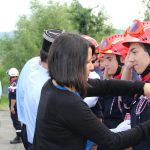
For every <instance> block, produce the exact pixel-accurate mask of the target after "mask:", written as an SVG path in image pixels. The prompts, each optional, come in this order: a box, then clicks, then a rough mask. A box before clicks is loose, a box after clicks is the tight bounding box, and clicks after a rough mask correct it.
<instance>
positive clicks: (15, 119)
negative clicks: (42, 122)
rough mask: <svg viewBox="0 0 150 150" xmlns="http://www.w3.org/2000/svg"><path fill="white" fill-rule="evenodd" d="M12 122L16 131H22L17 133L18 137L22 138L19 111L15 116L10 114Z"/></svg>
mask: <svg viewBox="0 0 150 150" xmlns="http://www.w3.org/2000/svg"><path fill="white" fill-rule="evenodd" d="M10 116H11V120H12V122H13V126H14V128H15V129H16V130H20V131H19V132H16V134H17V136H18V137H21V123H20V121H19V120H18V115H17V111H15V114H12V113H10Z"/></svg>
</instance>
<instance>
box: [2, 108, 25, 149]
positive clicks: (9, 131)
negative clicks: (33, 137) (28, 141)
mask: <svg viewBox="0 0 150 150" xmlns="http://www.w3.org/2000/svg"><path fill="white" fill-rule="evenodd" d="M14 137H15V130H14V128H13V125H12V122H11V120H10V116H9V111H7V110H6V111H0V149H1V150H24V148H23V145H22V144H9V141H10V140H12V139H13V138H14Z"/></svg>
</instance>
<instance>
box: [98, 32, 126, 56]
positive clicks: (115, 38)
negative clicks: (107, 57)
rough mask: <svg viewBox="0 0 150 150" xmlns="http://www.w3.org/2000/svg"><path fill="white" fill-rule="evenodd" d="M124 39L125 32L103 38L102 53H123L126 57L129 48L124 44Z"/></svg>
mask: <svg viewBox="0 0 150 150" xmlns="http://www.w3.org/2000/svg"><path fill="white" fill-rule="evenodd" d="M123 40H124V36H123V34H114V35H112V36H109V37H106V38H103V39H102V41H101V42H100V49H101V53H103V54H115V55H121V56H122V57H124V58H125V57H126V55H127V52H128V48H127V47H125V46H123V45H122V41H123Z"/></svg>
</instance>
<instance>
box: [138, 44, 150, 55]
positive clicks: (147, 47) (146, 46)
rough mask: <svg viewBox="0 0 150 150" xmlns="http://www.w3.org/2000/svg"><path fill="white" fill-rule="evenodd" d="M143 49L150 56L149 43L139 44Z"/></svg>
mask: <svg viewBox="0 0 150 150" xmlns="http://www.w3.org/2000/svg"><path fill="white" fill-rule="evenodd" d="M139 44H140V45H141V46H142V47H143V48H144V51H145V52H147V53H148V55H149V56H150V44H148V43H139Z"/></svg>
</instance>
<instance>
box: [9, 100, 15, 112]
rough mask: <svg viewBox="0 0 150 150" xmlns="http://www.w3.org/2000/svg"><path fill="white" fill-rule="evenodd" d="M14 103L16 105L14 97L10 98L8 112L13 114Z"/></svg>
mask: <svg viewBox="0 0 150 150" xmlns="http://www.w3.org/2000/svg"><path fill="white" fill-rule="evenodd" d="M15 105H16V99H11V106H10V112H11V113H12V114H15Z"/></svg>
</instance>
